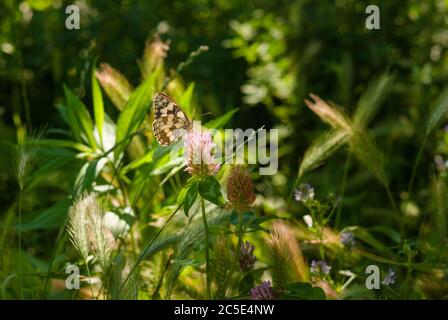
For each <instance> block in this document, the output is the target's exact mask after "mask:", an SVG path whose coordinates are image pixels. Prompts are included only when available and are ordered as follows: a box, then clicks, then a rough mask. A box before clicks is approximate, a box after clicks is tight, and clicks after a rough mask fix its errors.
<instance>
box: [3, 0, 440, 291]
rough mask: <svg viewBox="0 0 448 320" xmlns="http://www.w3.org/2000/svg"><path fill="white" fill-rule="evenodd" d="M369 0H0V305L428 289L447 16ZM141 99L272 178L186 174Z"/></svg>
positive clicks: (422, 6) (432, 7)
mask: <svg viewBox="0 0 448 320" xmlns="http://www.w3.org/2000/svg"><path fill="white" fill-rule="evenodd" d="M377 2H378V6H379V7H380V9H381V29H380V30H370V31H369V30H367V29H366V28H365V25H364V20H365V17H366V15H365V7H366V6H367V5H369V4H370V3H369V1H367V0H366V1H364V0H363V1H355V0H344V1H335V2H317V1H311V0H294V1H274V0H263V1H245V2H241V1H238V0H226V1H224V0H222V1H221V0H220V1H214V2H206V1H202V0H187V1H182V2H178V1H174V2H172V3H170V4H168V5H167V2H166V1H160V0H155V1H139V0H133V1H117V3H116V4H115V3H114V4H113V5H112V4H111V1H106V0H96V1H93V0H84V1H77V2H76V3H77V5H79V6H80V8H81V12H82V14H81V29H80V30H67V29H65V28H64V26H65V18H66V15H65V14H64V8H65V6H66V5H68V4H69V3H68V2H67V1H56V0H45V1H44V0H43V1H28V0H26V1H20V2H16V1H9V0H8V1H4V2H2V3H1V4H0V8H1V10H0V49H1V51H0V90H1V94H0V137H1V139H0V140H1V141H0V153H1V154H2V157H1V159H0V207H1V209H2V211H1V213H0V225H1V227H0V252H1V254H0V298H2V299H37V298H43V299H52V298H57V299H205V298H218V299H249V298H251V299H446V298H447V297H448V282H447V275H448V254H447V252H448V251H447V250H446V248H447V243H448V222H447V221H448V207H447V205H446V203H445V202H446V198H447V196H448V186H447V183H448V181H447V179H448V175H447V172H448V169H447V168H448V165H447V160H446V159H447V157H448V132H447V128H446V127H445V128H444V127H443V126H444V125H446V122H447V107H448V103H447V101H448V98H447V97H448V89H447V88H448V87H447V85H446V80H447V76H448V58H447V57H448V56H447V47H448V41H447V37H446V33H447V30H446V23H445V20H446V14H447V13H448V5H447V4H446V2H444V1H436V0H428V1H411V0H409V1H404V2H403V1H402V2H397V1H395V2H394V1H386V0H384V1H377ZM136 61H137V63H136ZM156 92H164V93H165V94H167V95H169V96H170V97H172V98H173V99H174V100H175V101H177V102H178V103H179V105H180V106H181V108H182V110H183V111H184V112H185V113H186V115H187V116H188V117H189V118H190V119H191V120H200V121H201V122H202V127H203V129H207V130H208V131H207V132H210V133H211V134H212V135H213V137H214V139H215V142H216V143H218V142H219V141H217V140H218V139H219V136H220V135H219V133H221V134H222V133H223V132H224V130H225V129H229V128H242V129H243V130H244V129H247V128H262V127H264V128H266V129H278V130H279V131H278V133H279V134H278V137H279V142H278V155H279V159H278V161H279V166H278V171H277V172H276V173H275V174H274V175H272V176H263V175H260V174H259V173H258V172H259V171H258V170H259V168H260V167H261V165H259V164H248V165H245V166H238V167H234V166H232V165H229V164H227V163H224V164H222V165H221V166H214V167H213V168H214V169H213V170H204V171H201V174H198V173H197V172H195V170H186V169H185V168H186V166H187V168H188V165H189V164H188V163H186V159H185V157H184V153H185V149H186V148H185V147H186V146H185V144H186V143H187V147H188V142H183V141H178V142H176V143H173V144H171V145H169V146H167V147H162V146H160V145H159V144H158V143H157V141H156V139H155V138H154V136H153V132H152V127H151V123H152V122H153V120H154V112H153V106H152V99H153V97H154V95H155V93H156ZM333 101H334V102H333ZM248 139H249V138H248ZM246 142H247V141H246ZM210 146H211V141H209V142H208V147H210ZM204 150H205V149H203V150H202V151H204ZM232 151H234V152H236V150H232ZM233 155H234V154H232V156H233ZM208 156H209V157H211V156H212V154H211V153H210V154H208ZM248 156H249V155H248V154H247V152H246V153H245V158H247V157H248ZM235 168H237V169H235ZM215 169H216V170H215ZM218 169H219V170H218ZM235 172H237V173H235ZM248 248H251V249H250V250H249V249H248ZM253 248H254V249H253ZM248 251H250V253H248ZM243 255H246V256H244V257H242V256H243ZM252 255H253V256H252ZM240 261H244V262H247V263H245V264H244V267H243V266H242V265H241V264H240ZM248 261H249V262H250V263H249V262H248ZM372 264H375V265H378V266H379V268H380V270H381V276H382V278H381V280H382V284H381V289H380V290H373V291H370V290H368V289H367V288H366V287H365V281H366V277H367V275H366V273H365V270H366V267H367V266H369V265H372ZM70 265H75V266H77V267H79V269H80V274H81V288H80V289H79V290H68V289H67V288H66V287H65V279H66V277H67V273H66V268H67V267H68V266H70Z"/></svg>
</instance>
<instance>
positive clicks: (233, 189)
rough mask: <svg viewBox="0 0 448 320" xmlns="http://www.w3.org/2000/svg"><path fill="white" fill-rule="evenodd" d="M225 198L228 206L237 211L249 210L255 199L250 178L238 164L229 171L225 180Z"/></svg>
mask: <svg viewBox="0 0 448 320" xmlns="http://www.w3.org/2000/svg"><path fill="white" fill-rule="evenodd" d="M227 199H228V200H229V207H231V208H233V209H235V210H236V211H237V212H244V211H247V210H249V209H250V206H251V204H252V203H253V202H254V201H255V193H254V186H253V183H252V179H251V178H250V176H249V174H247V173H246V172H244V171H243V170H242V169H241V167H240V166H234V167H232V169H231V171H230V175H229V179H228V181H227Z"/></svg>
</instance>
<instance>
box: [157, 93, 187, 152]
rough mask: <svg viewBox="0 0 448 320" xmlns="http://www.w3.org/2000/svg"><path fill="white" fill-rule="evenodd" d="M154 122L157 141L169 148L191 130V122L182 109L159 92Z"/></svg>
mask: <svg viewBox="0 0 448 320" xmlns="http://www.w3.org/2000/svg"><path fill="white" fill-rule="evenodd" d="M153 108H154V122H153V124H152V130H153V132H154V136H155V137H156V139H157V141H158V142H159V143H160V144H161V145H162V146H167V145H169V144H171V143H173V142H174V141H176V140H177V139H179V137H180V136H181V135H182V134H183V133H184V132H185V130H190V129H191V122H190V120H189V119H188V117H187V115H186V114H185V112H183V111H182V109H181V107H180V106H179V105H178V104H177V103H176V102H174V100H173V99H171V98H170V97H169V96H167V95H166V94H163V93H160V92H158V93H157V94H156V95H155V97H154V102H153Z"/></svg>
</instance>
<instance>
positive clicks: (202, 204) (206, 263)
mask: <svg viewBox="0 0 448 320" xmlns="http://www.w3.org/2000/svg"><path fill="white" fill-rule="evenodd" d="M201 209H202V221H203V222H204V236H205V273H206V281H207V299H209V300H210V257H209V252H208V224H207V216H206V215H205V201H204V198H201Z"/></svg>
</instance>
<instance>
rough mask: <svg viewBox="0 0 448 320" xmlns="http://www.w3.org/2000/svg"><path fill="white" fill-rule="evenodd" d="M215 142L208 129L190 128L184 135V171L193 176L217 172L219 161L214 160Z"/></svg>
mask: <svg viewBox="0 0 448 320" xmlns="http://www.w3.org/2000/svg"><path fill="white" fill-rule="evenodd" d="M215 146H216V145H215V144H214V143H213V141H212V135H211V134H210V132H208V131H203V130H192V131H190V132H188V133H187V134H186V137H185V150H186V151H185V158H186V161H187V168H186V169H185V171H187V172H188V173H190V174H191V175H194V176H209V175H213V174H215V173H216V172H218V170H219V168H220V164H219V163H215V160H214V157H213V156H214V148H215Z"/></svg>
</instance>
